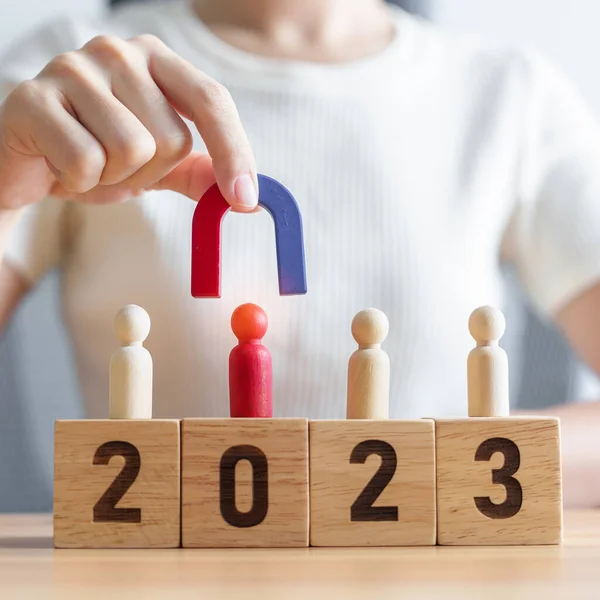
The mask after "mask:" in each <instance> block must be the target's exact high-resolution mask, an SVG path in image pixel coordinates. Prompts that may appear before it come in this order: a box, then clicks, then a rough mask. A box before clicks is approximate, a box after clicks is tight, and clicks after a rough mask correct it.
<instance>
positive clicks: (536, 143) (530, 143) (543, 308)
mask: <svg viewBox="0 0 600 600" xmlns="http://www.w3.org/2000/svg"><path fill="white" fill-rule="evenodd" d="M522 66H523V73H524V75H525V81H526V82H527V86H528V89H527V93H526V95H525V96H524V98H526V99H527V100H526V101H524V106H522V107H521V109H522V110H523V119H524V122H523V137H522V146H521V156H520V161H519V174H518V182H517V197H518V202H517V207H516V210H515V213H514V215H513V219H512V222H511V225H510V227H509V231H508V235H507V253H508V256H509V258H511V259H512V260H513V262H514V263H515V265H516V268H517V271H518V272H519V274H520V277H521V280H522V282H523V284H524V286H525V288H526V289H527V291H528V293H529V295H530V297H531V299H532V301H533V303H534V305H535V306H536V307H537V309H538V310H539V311H540V312H541V313H542V314H543V315H546V316H550V317H551V316H553V315H554V314H555V313H556V312H557V311H558V310H560V308H561V307H563V306H564V305H565V304H567V303H568V302H569V301H570V300H571V299H573V298H575V297H576V296H577V295H578V294H580V293H581V292H583V291H584V290H586V289H587V288H589V287H591V286H592V285H593V284H594V283H596V282H597V281H600V125H599V123H598V120H597V119H596V116H595V115H594V114H593V112H592V111H591V110H590V108H589V107H588V106H587V105H586V103H585V101H584V100H583V98H582V97H581V96H580V95H579V94H578V93H577V92H576V91H575V89H574V88H573V87H572V86H571V85H570V84H569V82H568V81H567V80H566V79H565V77H564V76H563V75H561V74H560V73H559V72H558V71H557V70H556V69H555V68H553V67H552V66H551V65H549V64H548V63H547V62H546V61H545V60H544V59H542V58H541V57H539V56H537V55H535V54H533V53H530V54H527V55H526V56H525V57H524V60H523V65H522Z"/></svg>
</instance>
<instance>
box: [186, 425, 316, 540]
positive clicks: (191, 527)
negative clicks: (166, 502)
mask: <svg viewBox="0 0 600 600" xmlns="http://www.w3.org/2000/svg"><path fill="white" fill-rule="evenodd" d="M182 449H183V452H182V457H183V458H182V475H181V477H182V508H181V515H182V545H183V547H184V548H200V547H204V548H207V547H208V548H218V547H270V548H275V547H284V546H288V547H303V546H308V421H307V420H306V419H184V420H183V422H182Z"/></svg>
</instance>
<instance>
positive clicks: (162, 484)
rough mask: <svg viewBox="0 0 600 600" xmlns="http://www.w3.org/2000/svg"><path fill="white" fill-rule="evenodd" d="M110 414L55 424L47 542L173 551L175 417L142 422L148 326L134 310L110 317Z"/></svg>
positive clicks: (176, 533)
mask: <svg viewBox="0 0 600 600" xmlns="http://www.w3.org/2000/svg"><path fill="white" fill-rule="evenodd" d="M115 325H116V331H117V337H118V339H119V341H120V342H121V343H122V344H123V346H122V347H121V348H120V349H118V350H117V351H116V352H115V353H114V354H113V356H112V358H111V365H110V414H111V418H110V419H98V420H76V421H56V423H55V429H54V545H55V546H56V547H57V548H175V547H178V546H179V544H180V512H181V510H180V480H181V479H180V458H179V457H180V432H179V421H176V420H156V419H150V418H149V417H150V416H151V414H152V359H151V357H150V355H149V353H148V352H147V351H146V350H145V349H144V348H143V347H142V346H141V342H142V340H143V339H145V337H146V336H147V335H148V332H149V330H150V319H149V317H148V315H147V313H146V311H144V310H143V309H142V308H140V307H138V306H133V305H130V306H127V307H125V308H124V309H123V310H122V311H121V312H120V313H119V314H118V315H117V318H116V321H115Z"/></svg>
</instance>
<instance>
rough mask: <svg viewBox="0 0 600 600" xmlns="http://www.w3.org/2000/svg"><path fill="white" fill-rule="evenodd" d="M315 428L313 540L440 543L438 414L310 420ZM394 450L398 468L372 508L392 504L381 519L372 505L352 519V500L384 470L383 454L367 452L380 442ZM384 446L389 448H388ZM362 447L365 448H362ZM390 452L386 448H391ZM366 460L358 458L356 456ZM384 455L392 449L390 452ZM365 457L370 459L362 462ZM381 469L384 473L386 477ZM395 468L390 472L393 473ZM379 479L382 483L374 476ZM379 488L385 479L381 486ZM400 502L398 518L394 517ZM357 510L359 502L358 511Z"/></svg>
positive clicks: (329, 543) (356, 543) (312, 438)
mask: <svg viewBox="0 0 600 600" xmlns="http://www.w3.org/2000/svg"><path fill="white" fill-rule="evenodd" d="M309 430H310V501H311V526H310V541H311V545H313V546H402V545H414V546H417V545H433V544H435V541H436V507H435V440H434V423H433V421H432V420H419V421H370V420H347V421H342V420H339V421H329V420H327V421H311V422H310V425H309ZM369 440H372V441H379V442H383V443H384V444H385V445H387V444H389V445H390V446H391V447H392V448H393V450H394V451H395V458H396V462H397V464H396V466H395V469H393V472H392V473H391V475H392V477H391V479H390V480H389V482H387V481H386V480H385V479H383V480H381V481H380V482H379V484H381V483H383V484H385V487H384V489H383V491H382V492H381V494H380V495H379V496H378V497H377V498H376V499H375V500H374V501H372V500H373V498H372V495H371V498H370V499H369V503H370V502H371V501H372V506H373V508H377V507H388V510H386V511H385V512H384V513H383V514H384V515H385V516H384V519H386V520H380V521H372V520H363V521H361V520H356V518H358V519H360V518H369V519H372V518H381V517H378V516H377V513H376V511H373V510H367V511H366V517H365V515H364V511H363V516H362V517H361V513H360V505H361V504H363V503H361V501H359V505H358V507H359V510H358V514H355V516H354V519H355V520H353V516H352V506H353V505H354V504H355V502H356V501H357V498H358V497H359V495H361V493H363V491H364V490H365V488H366V487H367V486H370V487H371V490H372V489H373V483H374V482H373V480H372V478H373V477H374V476H375V475H376V473H378V472H379V470H380V469H382V468H384V462H383V460H382V456H378V455H377V453H375V454H373V455H371V456H368V457H367V456H365V455H366V454H368V453H369V452H371V451H372V450H377V449H378V447H381V445H375V444H371V446H367V447H366V450H365V452H363V453H362V457H357V456H356V453H357V452H360V445H361V444H363V443H364V442H368V441H369ZM385 445H384V446H383V448H384V449H385ZM357 447H358V450H355V449H356V448H357ZM384 452H385V450H384ZM353 453H354V455H355V458H359V461H355V462H354V464H351V462H350V461H351V456H352V455H353ZM384 456H385V454H384ZM363 458H366V460H364V462H363ZM383 474H384V473H383V472H380V476H381V475H383ZM389 475H390V473H389V471H388V476H387V478H389ZM375 483H376V482H375ZM375 487H376V488H377V487H380V485H375ZM392 507H397V520H390V519H391V517H392V515H393V512H392V511H391V510H389V509H391V508H392ZM354 510H355V513H356V510H357V509H356V508H355V509H354Z"/></svg>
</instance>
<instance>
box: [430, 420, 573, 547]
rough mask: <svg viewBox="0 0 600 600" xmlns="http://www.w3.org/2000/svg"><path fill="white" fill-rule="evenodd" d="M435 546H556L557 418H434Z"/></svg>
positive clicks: (558, 526)
mask: <svg viewBox="0 0 600 600" xmlns="http://www.w3.org/2000/svg"><path fill="white" fill-rule="evenodd" d="M436 451H437V501H438V543H439V544H441V545H494V546H495V545H509V544H515V545H527V544H559V543H560V542H561V539H562V486H561V465H560V440H559V421H558V419H555V418H545V417H544V418H542V417H538V418H536V417H523V418H521V417H508V418H494V417H477V418H465V419H448V420H445V419H441V420H436Z"/></svg>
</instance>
